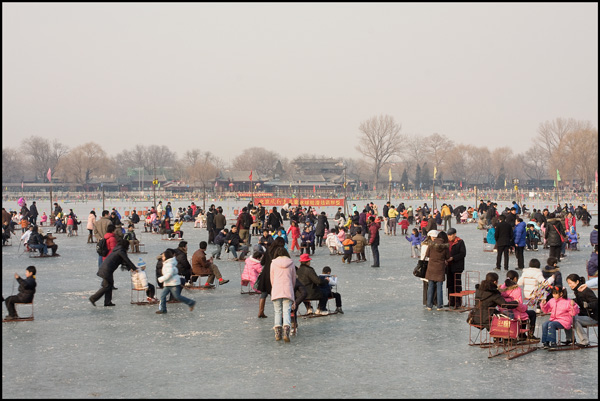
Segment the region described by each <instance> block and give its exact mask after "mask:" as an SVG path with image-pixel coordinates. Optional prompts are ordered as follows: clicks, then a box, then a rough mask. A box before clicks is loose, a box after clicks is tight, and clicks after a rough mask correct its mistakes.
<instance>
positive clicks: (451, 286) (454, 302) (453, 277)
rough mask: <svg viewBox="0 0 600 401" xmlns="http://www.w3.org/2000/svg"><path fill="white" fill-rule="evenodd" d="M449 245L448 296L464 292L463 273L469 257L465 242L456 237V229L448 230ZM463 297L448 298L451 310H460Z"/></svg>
mask: <svg viewBox="0 0 600 401" xmlns="http://www.w3.org/2000/svg"><path fill="white" fill-rule="evenodd" d="M447 234H448V245H449V246H450V258H449V259H448V267H447V269H446V286H447V287H448V294H452V293H454V292H461V291H462V272H463V271H464V270H465V256H467V247H466V246H465V242H464V241H463V240H462V239H461V238H459V237H458V236H457V235H456V229H455V228H449V229H448V232H447ZM461 305H462V297H451V296H448V306H449V307H450V308H460V306H461Z"/></svg>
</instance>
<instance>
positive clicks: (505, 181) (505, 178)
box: [504, 178, 506, 188]
mask: <svg viewBox="0 0 600 401" xmlns="http://www.w3.org/2000/svg"><path fill="white" fill-rule="evenodd" d="M504 188H506V178H505V179H504Z"/></svg>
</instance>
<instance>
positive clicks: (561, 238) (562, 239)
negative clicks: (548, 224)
mask: <svg viewBox="0 0 600 401" xmlns="http://www.w3.org/2000/svg"><path fill="white" fill-rule="evenodd" d="M552 227H554V229H555V230H556V232H557V233H558V235H559V236H560V240H561V242H565V239H564V238H563V236H562V234H561V233H560V231H558V228H556V226H555V225H554V224H552Z"/></svg>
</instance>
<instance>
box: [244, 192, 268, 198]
mask: <svg viewBox="0 0 600 401" xmlns="http://www.w3.org/2000/svg"><path fill="white" fill-rule="evenodd" d="M237 196H239V197H240V198H249V197H251V196H252V193H250V192H238V193H237ZM257 196H273V194H272V193H269V192H254V197H255V198H256V197H257Z"/></svg>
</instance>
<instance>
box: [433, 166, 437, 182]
mask: <svg viewBox="0 0 600 401" xmlns="http://www.w3.org/2000/svg"><path fill="white" fill-rule="evenodd" d="M436 176H437V167H436V166H434V167H433V179H434V180H435V177H436Z"/></svg>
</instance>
